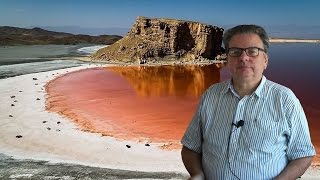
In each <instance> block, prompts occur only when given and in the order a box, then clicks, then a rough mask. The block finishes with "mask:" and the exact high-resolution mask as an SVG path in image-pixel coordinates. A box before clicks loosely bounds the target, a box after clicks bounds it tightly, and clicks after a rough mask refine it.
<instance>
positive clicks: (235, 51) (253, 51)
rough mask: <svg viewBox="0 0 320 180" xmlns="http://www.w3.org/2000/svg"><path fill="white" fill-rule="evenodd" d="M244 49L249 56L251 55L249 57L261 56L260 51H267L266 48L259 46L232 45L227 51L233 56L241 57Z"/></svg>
mask: <svg viewBox="0 0 320 180" xmlns="http://www.w3.org/2000/svg"><path fill="white" fill-rule="evenodd" d="M242 51H244V52H246V54H247V56H249V57H256V56H259V51H263V52H266V51H265V50H264V49H261V48H258V47H248V48H236V47H232V48H229V49H228V51H227V53H228V55H229V56H231V57H239V56H241V54H242Z"/></svg>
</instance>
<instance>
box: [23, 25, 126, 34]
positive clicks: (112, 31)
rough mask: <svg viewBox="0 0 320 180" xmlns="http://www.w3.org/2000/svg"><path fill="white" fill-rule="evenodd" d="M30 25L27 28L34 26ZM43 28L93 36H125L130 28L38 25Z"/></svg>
mask: <svg viewBox="0 0 320 180" xmlns="http://www.w3.org/2000/svg"><path fill="white" fill-rule="evenodd" d="M34 27H35V26H30V27H26V28H30V29H31V28H34ZM38 27H40V28H42V29H46V30H49V31H56V32H67V33H72V34H87V35H91V36H99V35H103V34H109V35H119V36H125V35H126V34H127V33H128V32H129V31H130V27H128V28H120V27H111V28H90V27H79V26H38Z"/></svg>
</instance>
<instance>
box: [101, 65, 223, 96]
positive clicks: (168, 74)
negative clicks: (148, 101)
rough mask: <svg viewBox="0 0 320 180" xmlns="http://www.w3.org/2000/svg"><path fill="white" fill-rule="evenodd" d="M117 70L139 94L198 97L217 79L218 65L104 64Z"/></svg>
mask: <svg viewBox="0 0 320 180" xmlns="http://www.w3.org/2000/svg"><path fill="white" fill-rule="evenodd" d="M106 69H107V70H110V71H112V72H116V73H119V74H120V75H121V76H122V77H124V78H125V79H126V80H127V81H128V82H129V83H130V85H131V86H132V87H133V88H134V90H135V92H136V94H137V95H138V96H142V97H150V96H179V97H185V96H191V97H199V96H200V95H201V94H202V93H203V92H204V90H206V89H207V88H208V87H209V86H210V85H212V84H214V83H217V82H219V81H220V72H219V67H218V66H217V65H214V64H213V65H205V66H191V65H190V66H132V67H107V68H106Z"/></svg>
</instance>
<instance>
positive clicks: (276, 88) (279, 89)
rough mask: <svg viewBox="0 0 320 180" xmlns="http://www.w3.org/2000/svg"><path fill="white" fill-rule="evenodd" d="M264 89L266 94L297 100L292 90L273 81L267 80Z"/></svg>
mask: <svg viewBox="0 0 320 180" xmlns="http://www.w3.org/2000/svg"><path fill="white" fill-rule="evenodd" d="M264 88H265V92H267V93H272V94H274V95H280V96H284V97H292V98H296V96H295V94H294V92H293V91H292V90H291V89H290V88H288V87H286V86H284V85H282V84H279V83H276V82H274V81H271V80H266V83H265V86H264Z"/></svg>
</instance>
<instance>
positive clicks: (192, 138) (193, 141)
mask: <svg viewBox="0 0 320 180" xmlns="http://www.w3.org/2000/svg"><path fill="white" fill-rule="evenodd" d="M204 99H205V95H203V96H202V97H201V99H200V102H199V105H198V107H197V110H196V112H195V114H194V116H193V118H192V120H191V122H190V124H189V126H188V128H187V130H186V132H185V134H184V136H183V137H182V140H181V143H182V145H183V146H185V147H187V148H188V149H190V150H192V151H194V152H197V153H199V154H201V152H202V137H203V136H202V125H201V124H202V116H201V111H202V106H203V101H204Z"/></svg>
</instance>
